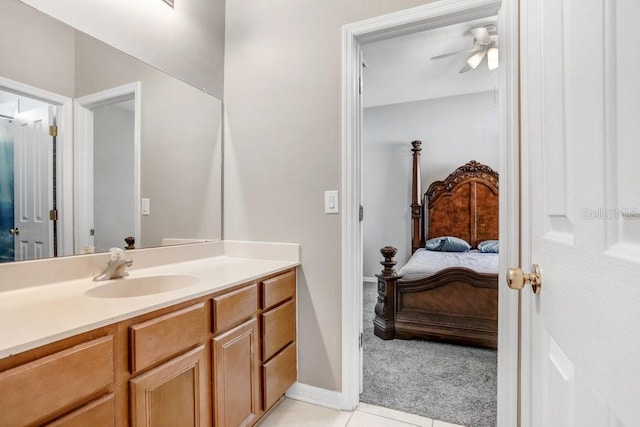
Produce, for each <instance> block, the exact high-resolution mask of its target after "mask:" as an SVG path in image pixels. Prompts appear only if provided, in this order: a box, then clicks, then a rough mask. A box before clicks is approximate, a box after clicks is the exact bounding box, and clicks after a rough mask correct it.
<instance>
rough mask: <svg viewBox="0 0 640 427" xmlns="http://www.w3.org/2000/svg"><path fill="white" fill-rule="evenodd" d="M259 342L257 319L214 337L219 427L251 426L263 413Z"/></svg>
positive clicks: (215, 391)
mask: <svg viewBox="0 0 640 427" xmlns="http://www.w3.org/2000/svg"><path fill="white" fill-rule="evenodd" d="M259 342H260V341H259V339H258V321H257V320H256V319H251V320H249V321H248V322H246V323H243V324H242V325H240V326H238V327H236V328H234V329H232V330H230V331H229V332H225V333H224V334H222V335H220V336H218V337H215V338H213V373H214V378H213V383H214V414H215V419H216V422H215V425H216V427H237V426H245V425H251V424H253V423H254V422H255V421H256V420H257V418H258V417H259V416H260V411H261V408H260V406H261V405H260V354H259V349H258V345H259Z"/></svg>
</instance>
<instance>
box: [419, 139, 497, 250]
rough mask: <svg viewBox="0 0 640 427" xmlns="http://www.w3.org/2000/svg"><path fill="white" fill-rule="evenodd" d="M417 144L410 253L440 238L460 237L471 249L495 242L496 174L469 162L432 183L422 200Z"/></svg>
mask: <svg viewBox="0 0 640 427" xmlns="http://www.w3.org/2000/svg"><path fill="white" fill-rule="evenodd" d="M420 144H421V143H420V141H413V142H412V145H413V150H412V151H413V158H414V162H413V172H414V179H413V185H412V189H413V192H412V204H411V212H412V219H413V221H412V245H411V246H412V251H411V252H412V253H413V252H415V251H416V250H417V249H418V248H420V247H424V243H425V241H426V240H427V239H430V238H433V237H439V236H455V237H459V238H461V239H464V240H466V241H467V242H469V244H471V246H472V247H476V246H477V244H478V243H480V242H481V241H483V240H493V239H498V205H499V202H498V199H499V196H498V194H499V180H498V173H497V172H496V171H494V170H493V169H491V168H490V167H489V166H487V165H483V164H482V163H478V162H476V161H474V160H472V161H470V162H469V163H467V164H465V165H462V166H460V167H459V168H457V169H456V170H454V171H453V172H452V173H451V174H449V176H448V177H447V178H446V179H444V180H443V181H434V182H433V183H432V184H431V185H430V186H429V189H428V190H427V192H426V193H425V194H424V197H423V198H422V200H421V199H420V197H421V196H422V195H421V194H420V178H419V177H420V158H419V156H420V151H421V149H420ZM417 201H419V202H417ZM416 202H417V203H416Z"/></svg>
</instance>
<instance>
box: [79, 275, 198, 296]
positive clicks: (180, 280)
mask: <svg viewBox="0 0 640 427" xmlns="http://www.w3.org/2000/svg"><path fill="white" fill-rule="evenodd" d="M198 281H199V280H198V278H197V277H193V276H179V275H168V276H147V277H136V278H124V279H115V280H112V281H109V282H108V283H106V284H104V285H102V286H98V287H96V288H92V289H89V290H88V291H87V292H85V295H87V296H90V297H95V298H130V297H140V296H145V295H154V294H160V293H163V292H169V291H175V290H176V289H182V288H186V287H187V286H191V285H195V284H196V283H198Z"/></svg>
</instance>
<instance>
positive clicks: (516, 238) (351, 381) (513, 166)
mask: <svg viewBox="0 0 640 427" xmlns="http://www.w3.org/2000/svg"><path fill="white" fill-rule="evenodd" d="M498 10H500V12H499V18H498V19H499V23H498V26H499V28H500V30H499V31H500V67H499V88H500V90H499V96H500V165H499V166H500V175H501V177H502V179H501V183H500V187H501V188H500V246H501V247H502V251H500V265H501V266H502V267H506V266H508V265H519V252H520V222H519V221H520V218H519V214H520V198H519V190H520V189H519V178H520V177H519V173H520V171H519V155H520V152H519V110H518V108H519V101H518V95H519V80H518V72H519V71H518V61H519V56H518V24H519V19H518V17H519V10H518V0H502V1H501V0H441V1H438V2H434V3H430V4H427V5H424V6H419V7H415V8H411V9H406V10H402V11H399V12H395V13H391V14H388V15H383V16H379V17H375V18H371V19H367V20H364V21H360V22H356V23H352V24H348V25H345V26H343V29H342V197H341V198H342V200H341V202H342V206H343V215H342V393H341V398H342V402H341V404H342V409H344V410H353V409H354V408H355V407H356V406H357V405H358V403H359V377H360V371H361V369H362V366H361V364H360V347H359V341H360V340H359V338H360V331H361V326H362V323H361V322H362V245H363V243H362V224H361V223H360V221H359V209H360V203H361V194H362V169H361V155H362V147H361V144H362V140H361V138H362V132H361V128H362V118H361V105H360V97H359V82H358V78H359V72H360V51H361V44H362V43H366V42H371V41H374V40H382V39H385V38H389V37H393V36H399V35H403V34H409V33H412V32H416V31H422V30H427V29H430V28H437V27H441V26H445V25H450V24H454V23H459V22H464V21H469V20H473V19H479V18H483V17H487V16H493V15H495V14H496V13H498ZM503 283H505V273H504V272H503V271H501V272H500V275H499V284H503ZM498 293H499V304H498V316H499V326H498V396H497V399H498V426H500V427H510V426H514V425H518V421H519V419H518V418H519V382H518V376H519V372H518V369H519V365H518V358H519V353H518V344H519V342H518V313H519V307H518V294H517V293H515V292H509V290H508V288H507V287H506V285H505V286H502V285H500V286H499V287H498Z"/></svg>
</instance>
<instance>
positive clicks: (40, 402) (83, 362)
mask: <svg viewBox="0 0 640 427" xmlns="http://www.w3.org/2000/svg"><path fill="white" fill-rule="evenodd" d="M113 347H114V345H113V336H111V335H109V336H105V337H102V338H98V339H95V340H91V341H88V342H86V343H83V344H80V345H77V346H75V347H72V348H69V349H67V350H63V351H61V352H58V353H55V354H52V355H50V356H47V357H43V358H41V359H38V360H34V361H33V362H30V363H26V364H24V365H22V366H18V367H16V368H13V369H10V370H8V371H5V372H2V373H0V390H3V392H2V393H0V414H2V415H1V417H2V423H3V424H4V425H10V426H14V425H15V426H18V425H27V424H33V423H36V422H38V421H40V422H42V421H45V420H46V418H50V417H51V416H55V415H57V413H61V412H64V411H65V410H69V409H72V408H73V407H74V406H76V405H77V404H78V403H80V402H82V401H86V400H87V399H88V398H90V397H91V396H93V395H98V394H101V393H100V392H101V391H102V392H103V393H104V390H105V388H106V387H108V386H110V385H111V384H113V382H114V370H115V369H114V354H113V351H114V349H113Z"/></svg>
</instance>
